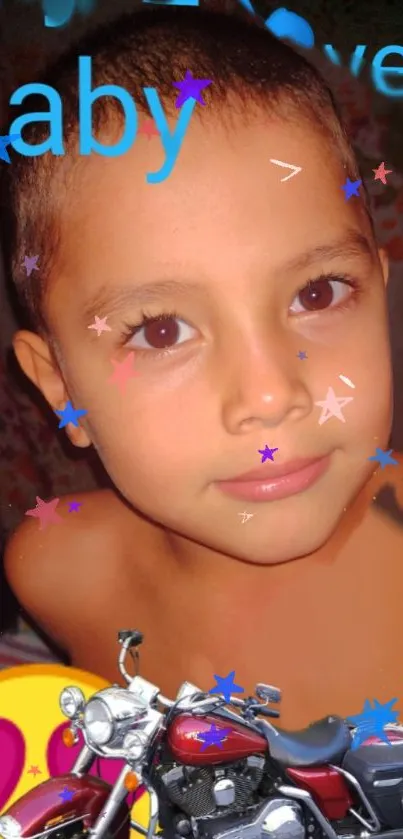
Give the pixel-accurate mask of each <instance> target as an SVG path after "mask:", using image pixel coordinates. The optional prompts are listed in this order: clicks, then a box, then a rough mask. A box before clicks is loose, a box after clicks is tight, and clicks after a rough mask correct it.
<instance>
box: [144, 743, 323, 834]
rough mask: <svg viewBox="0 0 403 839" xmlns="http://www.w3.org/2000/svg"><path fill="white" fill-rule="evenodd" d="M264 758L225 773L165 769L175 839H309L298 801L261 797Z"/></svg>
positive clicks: (163, 775) (163, 776) (224, 769)
mask: <svg viewBox="0 0 403 839" xmlns="http://www.w3.org/2000/svg"><path fill="white" fill-rule="evenodd" d="M264 764H265V761H264V758H261V757H259V756H257V755H251V756H250V757H247V758H246V759H245V760H242V761H239V762H237V763H233V764H231V765H227V766H225V767H220V768H212V767H209V768H207V767H200V768H195V767H191V766H176V765H175V766H173V767H172V768H170V769H168V770H167V768H166V766H165V767H164V768H162V767H161V768H162V772H161V774H160V780H161V781H162V782H163V784H164V787H165V790H166V794H167V796H168V799H169V801H170V802H171V804H173V805H175V806H176V807H177V808H178V809H179V810H180V811H181V813H182V815H181V816H179V815H178V816H177V817H176V819H175V824H176V827H175V831H174V834H173V835H175V836H176V837H178V836H183V837H189V836H191V835H193V836H198V837H200V839H267V836H268V835H270V839H305V835H306V834H305V825H304V819H303V816H302V811H301V807H300V805H299V804H297V803H296V802H294V801H288V800H286V799H283V798H278V797H274V796H273V797H271V796H270V797H268V798H267V797H265V796H262V795H259V794H258V793H257V790H258V787H259V785H260V782H261V780H262V777H263V771H264Z"/></svg>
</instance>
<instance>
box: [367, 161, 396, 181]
mask: <svg viewBox="0 0 403 839" xmlns="http://www.w3.org/2000/svg"><path fill="white" fill-rule="evenodd" d="M372 171H373V173H374V175H375V177H374V181H382V183H383V184H386V175H390V174H391V172H392V171H393V169H385V163H384V162H382V163H380V165H379V166H378V168H377V169H373V170H372Z"/></svg>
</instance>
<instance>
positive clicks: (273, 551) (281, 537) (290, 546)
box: [228, 518, 338, 565]
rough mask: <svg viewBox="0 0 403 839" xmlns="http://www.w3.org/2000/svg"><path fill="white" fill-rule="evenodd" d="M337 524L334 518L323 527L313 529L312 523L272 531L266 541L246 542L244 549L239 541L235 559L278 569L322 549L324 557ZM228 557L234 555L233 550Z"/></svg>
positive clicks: (260, 537) (258, 537)
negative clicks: (280, 564) (283, 564)
mask: <svg viewBox="0 0 403 839" xmlns="http://www.w3.org/2000/svg"><path fill="white" fill-rule="evenodd" d="M337 524H338V519H336V518H333V519H332V520H331V521H327V522H326V523H325V522H322V523H321V525H320V526H319V525H316V526H314V525H313V524H312V521H311V522H308V521H305V522H304V523H303V524H298V525H296V526H295V528H293V527H287V529H284V530H282V531H280V530H278V531H277V532H276V531H274V532H273V529H272V530H271V531H269V532H268V534H267V538H265V539H264V540H262V536H261V534H259V536H258V535H257V534H256V536H255V538H253V537H251V538H250V540H246V539H245V544H244V545H242V546H240V544H239V541H238V542H237V544H236V545H233V556H234V557H237V558H238V559H241V560H243V561H245V562H251V563H255V564H259V565H276V564H279V563H282V562H289V561H291V560H293V559H302V557H304V556H310V555H311V554H313V553H315V552H316V551H319V550H320V549H321V548H322V549H323V557H325V555H326V553H325V551H326V544H327V542H328V541H329V539H330V537H331V535H332V534H333V532H334V530H335V529H336V526H337ZM245 528H246V525H245ZM248 542H249V544H248ZM228 553H231V550H229V551H228ZM329 557H330V553H329Z"/></svg>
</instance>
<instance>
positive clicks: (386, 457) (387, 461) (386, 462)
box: [368, 448, 398, 469]
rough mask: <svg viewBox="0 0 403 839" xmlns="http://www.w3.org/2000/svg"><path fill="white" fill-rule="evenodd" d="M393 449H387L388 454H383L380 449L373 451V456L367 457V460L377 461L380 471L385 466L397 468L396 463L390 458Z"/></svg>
mask: <svg viewBox="0 0 403 839" xmlns="http://www.w3.org/2000/svg"><path fill="white" fill-rule="evenodd" d="M392 452H393V449H389V451H388V452H384V451H383V450H382V449H378V448H376V449H375V454H374V455H372V457H369V458H368V460H378V461H379V464H380V467H381V469H384V468H385V466H397V465H398V461H397V460H395V458H394V457H391V454H392Z"/></svg>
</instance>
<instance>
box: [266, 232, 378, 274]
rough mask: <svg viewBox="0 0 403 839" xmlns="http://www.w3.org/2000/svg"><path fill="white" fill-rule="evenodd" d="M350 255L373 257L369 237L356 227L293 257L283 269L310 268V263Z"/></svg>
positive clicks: (298, 269) (297, 269)
mask: <svg viewBox="0 0 403 839" xmlns="http://www.w3.org/2000/svg"><path fill="white" fill-rule="evenodd" d="M348 256H350V257H351V256H352V257H357V256H366V257H371V258H372V257H373V251H372V249H371V246H370V243H369V242H368V239H367V238H366V236H364V234H363V233H360V231H359V230H355V229H354V228H347V230H346V231H345V232H344V234H343V236H341V237H340V238H339V239H337V240H336V241H335V242H331V243H329V244H324V245H317V246H316V247H314V248H310V249H309V250H307V251H304V253H302V254H299V255H298V256H295V257H293V258H292V259H290V260H289V262H287V263H286V264H285V265H283V266H282V268H281V270H282V271H285V272H287V271H300V270H302V269H303V268H308V267H309V265H313V264H315V262H322V261H323V260H324V259H327V260H329V259H341V258H344V259H345V258H346V257H348Z"/></svg>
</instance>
